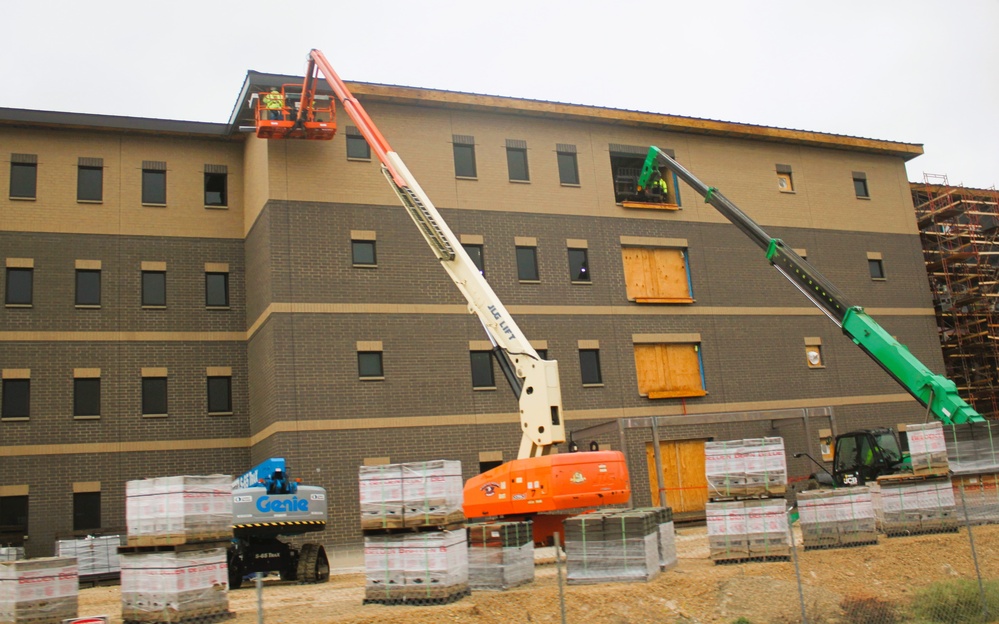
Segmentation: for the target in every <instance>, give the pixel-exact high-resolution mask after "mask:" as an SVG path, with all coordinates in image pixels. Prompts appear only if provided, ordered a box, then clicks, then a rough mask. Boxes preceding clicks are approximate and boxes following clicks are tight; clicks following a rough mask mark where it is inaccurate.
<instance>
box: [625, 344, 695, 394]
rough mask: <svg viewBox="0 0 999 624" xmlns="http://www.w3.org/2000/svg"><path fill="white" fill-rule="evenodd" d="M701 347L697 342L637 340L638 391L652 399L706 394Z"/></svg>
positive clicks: (636, 368) (636, 367)
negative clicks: (650, 342) (668, 342)
mask: <svg viewBox="0 0 999 624" xmlns="http://www.w3.org/2000/svg"><path fill="white" fill-rule="evenodd" d="M698 351H699V347H698V345H696V344H685V343H675V344H673V343H671V344H636V345H635V370H636V371H637V372H638V393H639V394H640V395H642V396H647V397H648V398H650V399H673V398H681V397H684V398H686V397H699V396H704V395H706V394H707V392H706V391H705V390H704V384H703V382H702V378H701V359H700V354H699V353H698Z"/></svg>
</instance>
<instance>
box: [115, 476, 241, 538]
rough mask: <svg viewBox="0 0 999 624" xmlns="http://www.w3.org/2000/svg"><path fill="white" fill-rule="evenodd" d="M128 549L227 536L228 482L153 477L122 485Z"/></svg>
mask: <svg viewBox="0 0 999 624" xmlns="http://www.w3.org/2000/svg"><path fill="white" fill-rule="evenodd" d="M125 523H126V527H127V533H128V545H129V546H153V545H169V544H184V543H187V542H192V541H211V540H218V539H228V538H231V537H232V477H230V476H229V475H208V476H178V477H158V478H155V479H142V480H138V481H129V482H127V483H126V484H125Z"/></svg>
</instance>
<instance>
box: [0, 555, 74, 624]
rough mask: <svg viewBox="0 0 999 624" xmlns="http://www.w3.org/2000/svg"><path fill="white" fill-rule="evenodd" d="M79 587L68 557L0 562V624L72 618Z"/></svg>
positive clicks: (47, 621) (41, 622)
mask: <svg viewBox="0 0 999 624" xmlns="http://www.w3.org/2000/svg"><path fill="white" fill-rule="evenodd" d="M79 584H80V581H79V576H78V573H77V567H76V560H75V559H73V558H71V557H45V558H41V559H21V560H18V561H3V562H0V624H12V623H14V622H32V623H36V622H37V623H38V624H43V623H49V622H51V623H53V624H58V623H59V622H62V621H63V620H64V619H69V618H75V617H76V613H77V602H78V594H79Z"/></svg>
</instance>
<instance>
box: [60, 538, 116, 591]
mask: <svg viewBox="0 0 999 624" xmlns="http://www.w3.org/2000/svg"><path fill="white" fill-rule="evenodd" d="M119 546H121V536H120V535H103V536H100V537H86V538H83V539H74V540H65V539H63V540H58V541H57V542H56V554H57V555H58V556H60V557H75V558H76V562H77V565H78V566H79V571H80V580H81V581H86V580H87V579H88V578H90V579H95V578H100V577H113V576H116V575H117V574H118V572H119V570H120V569H121V568H120V566H119V563H118V547H119Z"/></svg>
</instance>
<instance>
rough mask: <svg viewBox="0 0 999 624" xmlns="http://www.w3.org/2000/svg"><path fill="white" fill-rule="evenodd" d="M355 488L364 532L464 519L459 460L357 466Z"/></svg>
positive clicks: (441, 524) (443, 523) (437, 524)
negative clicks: (359, 503)
mask: <svg viewBox="0 0 999 624" xmlns="http://www.w3.org/2000/svg"><path fill="white" fill-rule="evenodd" d="M358 487H359V490H360V501H361V529H362V530H365V531H370V530H380V529H397V528H402V527H433V526H446V525H449V524H456V523H460V522H464V520H465V516H464V513H463V511H462V502H463V499H462V496H463V487H464V483H463V481H462V478H461V462H459V461H449V460H436V461H429V462H413V463H407V464H386V465H383V466H361V467H360V469H359V471H358Z"/></svg>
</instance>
